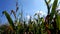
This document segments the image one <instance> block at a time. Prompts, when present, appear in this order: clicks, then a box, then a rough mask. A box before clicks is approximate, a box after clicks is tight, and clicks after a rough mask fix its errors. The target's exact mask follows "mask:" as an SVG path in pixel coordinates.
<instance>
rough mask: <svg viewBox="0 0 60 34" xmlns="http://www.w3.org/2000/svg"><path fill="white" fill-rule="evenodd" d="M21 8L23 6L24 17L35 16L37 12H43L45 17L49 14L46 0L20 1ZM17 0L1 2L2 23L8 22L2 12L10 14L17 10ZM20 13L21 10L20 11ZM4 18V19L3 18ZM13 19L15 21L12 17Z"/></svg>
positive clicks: (0, 20) (2, 0) (0, 0)
mask: <svg viewBox="0 0 60 34" xmlns="http://www.w3.org/2000/svg"><path fill="white" fill-rule="evenodd" d="M18 3H19V8H21V7H20V6H23V7H22V8H23V15H24V17H26V15H27V14H28V15H30V16H33V15H34V13H35V12H37V11H39V10H40V11H43V13H45V15H46V14H47V8H46V5H45V2H44V0H18ZM15 4H16V0H0V23H1V24H4V23H6V22H7V19H6V17H5V15H3V14H2V11H4V10H6V11H7V12H8V13H10V11H11V10H12V9H13V10H15V9H16V6H15ZM18 11H20V9H19V10H18ZM1 16H2V17H1ZM11 17H12V19H13V20H14V16H13V15H11Z"/></svg>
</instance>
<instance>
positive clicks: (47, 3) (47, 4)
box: [45, 0, 51, 14]
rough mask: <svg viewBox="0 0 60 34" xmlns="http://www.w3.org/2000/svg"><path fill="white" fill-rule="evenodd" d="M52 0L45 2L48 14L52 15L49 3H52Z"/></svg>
mask: <svg viewBox="0 0 60 34" xmlns="http://www.w3.org/2000/svg"><path fill="white" fill-rule="evenodd" d="M50 1H51V0H49V1H48V2H47V1H46V0H45V3H46V6H47V9H48V14H49V13H50V7H49V3H50Z"/></svg>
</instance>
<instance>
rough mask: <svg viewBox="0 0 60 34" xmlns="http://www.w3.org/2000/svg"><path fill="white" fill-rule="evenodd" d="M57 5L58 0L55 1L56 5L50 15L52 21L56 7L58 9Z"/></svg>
mask: <svg viewBox="0 0 60 34" xmlns="http://www.w3.org/2000/svg"><path fill="white" fill-rule="evenodd" d="M57 3H58V0H54V3H53V6H52V10H51V13H50V16H51V17H50V20H52V18H53V16H54V14H55V12H56V7H57Z"/></svg>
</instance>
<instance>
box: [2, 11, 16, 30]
mask: <svg viewBox="0 0 60 34" xmlns="http://www.w3.org/2000/svg"><path fill="white" fill-rule="evenodd" d="M2 13H3V14H5V16H6V18H7V20H8V22H9V24H10V26H11V27H12V28H13V29H15V28H14V27H15V26H14V24H13V20H12V19H11V17H10V15H9V14H8V13H7V11H3V12H2Z"/></svg>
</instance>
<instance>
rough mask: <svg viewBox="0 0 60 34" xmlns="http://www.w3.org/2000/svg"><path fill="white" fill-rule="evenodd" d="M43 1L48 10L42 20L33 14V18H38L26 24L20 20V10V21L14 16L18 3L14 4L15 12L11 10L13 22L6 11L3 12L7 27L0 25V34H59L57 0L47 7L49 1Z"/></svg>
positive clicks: (59, 24)
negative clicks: (13, 17)
mask: <svg viewBox="0 0 60 34" xmlns="http://www.w3.org/2000/svg"><path fill="white" fill-rule="evenodd" d="M44 1H45V4H46V6H47V9H48V14H47V16H46V17H45V18H43V17H40V14H37V13H35V15H34V16H37V17H38V18H37V19H36V18H34V19H33V21H32V18H30V19H29V21H28V24H26V21H25V20H22V16H23V15H22V10H21V13H20V14H19V15H20V16H21V17H20V19H18V17H17V16H16V12H18V9H19V7H18V2H16V11H14V10H11V14H12V13H13V15H14V16H15V21H14V22H13V20H12V18H11V16H10V14H9V13H8V12H7V11H6V10H5V11H3V12H2V14H4V15H5V16H6V18H7V20H8V23H9V25H1V26H0V34H60V14H59V13H58V12H59V10H56V8H57V7H58V0H54V2H53V4H52V6H50V5H49V3H50V2H51V0H49V1H48V2H47V1H46V0H44ZM51 8H52V9H51ZM54 16H55V17H54ZM18 20H19V21H18Z"/></svg>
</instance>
